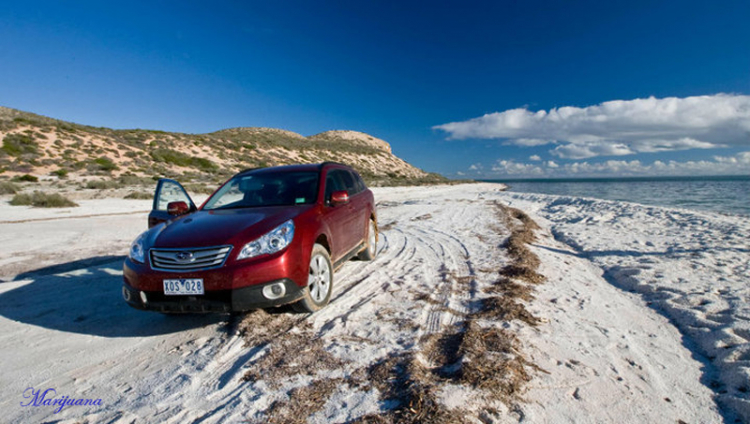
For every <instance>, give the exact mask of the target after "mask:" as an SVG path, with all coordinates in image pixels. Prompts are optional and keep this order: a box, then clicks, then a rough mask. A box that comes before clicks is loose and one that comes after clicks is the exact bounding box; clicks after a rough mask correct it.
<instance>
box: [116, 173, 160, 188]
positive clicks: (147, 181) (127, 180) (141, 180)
mask: <svg viewBox="0 0 750 424" xmlns="http://www.w3.org/2000/svg"><path fill="white" fill-rule="evenodd" d="M117 181H119V182H120V184H121V185H126V186H127V185H145V186H152V185H153V181H151V178H148V177H139V176H137V175H132V174H131V175H126V174H123V175H120V178H118V179H117Z"/></svg>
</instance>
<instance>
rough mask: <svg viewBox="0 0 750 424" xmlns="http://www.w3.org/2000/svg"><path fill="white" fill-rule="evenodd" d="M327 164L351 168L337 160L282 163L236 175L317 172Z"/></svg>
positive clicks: (247, 170)
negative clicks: (298, 163)
mask: <svg viewBox="0 0 750 424" xmlns="http://www.w3.org/2000/svg"><path fill="white" fill-rule="evenodd" d="M328 165H335V166H340V167H344V168H347V169H351V167H350V166H348V165H344V164H343V163H337V162H323V163H309V164H300V165H282V166H271V167H268V168H251V169H246V170H244V171H242V172H240V173H238V174H237V175H245V174H250V173H253V174H256V173H263V174H265V173H267V172H268V173H274V172H304V171H308V172H309V171H316V172H319V171H321V170H322V169H323V167H325V166H328Z"/></svg>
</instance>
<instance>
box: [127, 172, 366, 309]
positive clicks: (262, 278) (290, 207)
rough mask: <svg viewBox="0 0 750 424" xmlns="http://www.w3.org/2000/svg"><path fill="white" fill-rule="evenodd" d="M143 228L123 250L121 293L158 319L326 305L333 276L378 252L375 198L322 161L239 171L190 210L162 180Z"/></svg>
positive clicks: (353, 176)
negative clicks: (351, 261)
mask: <svg viewBox="0 0 750 424" xmlns="http://www.w3.org/2000/svg"><path fill="white" fill-rule="evenodd" d="M149 227H150V228H149V230H148V231H146V232H144V233H143V234H141V235H140V236H138V238H137V239H136V240H135V241H134V242H133V244H132V245H131V247H130V254H129V255H128V257H127V259H126V260H125V264H124V266H123V271H124V281H123V287H122V294H123V297H124V298H125V301H126V302H127V303H128V304H129V305H130V306H132V307H134V308H138V309H145V310H153V311H159V312H166V313H169V312H229V311H246V310H251V309H257V308H266V307H272V306H279V305H284V304H288V303H293V306H294V307H295V309H296V310H298V311H304V312H314V311H317V310H319V309H320V308H322V307H324V306H325V305H326V304H328V302H329V300H330V298H331V292H332V290H333V271H334V270H335V269H337V268H338V267H339V266H340V265H342V264H343V263H344V262H346V261H348V260H349V259H351V258H353V257H355V256H358V257H359V258H360V259H363V260H371V259H373V258H374V257H375V255H376V253H377V239H378V233H377V216H376V212H375V199H374V197H373V194H372V192H371V191H370V190H369V189H368V188H367V187H366V186H365V184H364V182H363V181H362V178H361V177H360V176H359V174H357V172H356V171H354V170H353V169H352V168H350V167H348V166H346V165H342V164H338V163H331V162H326V163H322V164H315V165H291V166H279V167H273V168H261V169H251V170H247V171H243V172H240V173H239V174H237V175H235V176H234V177H232V178H230V179H229V180H228V181H227V182H225V183H224V184H223V185H222V186H221V187H220V188H219V189H218V190H216V191H215V192H214V193H213V194H212V195H211V196H210V197H209V198H208V199H207V200H206V201H205V202H204V203H203V205H202V206H201V207H200V208H196V206H195V204H194V203H193V201H192V200H191V199H190V196H188V194H187V192H186V191H185V189H184V188H183V187H182V186H181V185H180V184H179V183H178V182H177V181H174V180H169V179H162V180H159V183H158V185H157V187H156V193H155V196H154V206H153V210H152V211H151V213H150V214H149Z"/></svg>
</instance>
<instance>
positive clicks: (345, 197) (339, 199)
mask: <svg viewBox="0 0 750 424" xmlns="http://www.w3.org/2000/svg"><path fill="white" fill-rule="evenodd" d="M347 203H349V193H347V192H346V190H341V191H334V192H333V193H332V194H331V206H339V205H345V204H347Z"/></svg>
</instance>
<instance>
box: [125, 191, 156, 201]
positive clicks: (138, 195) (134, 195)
mask: <svg viewBox="0 0 750 424" xmlns="http://www.w3.org/2000/svg"><path fill="white" fill-rule="evenodd" d="M153 198H154V195H153V194H151V193H146V192H145V191H131V192H130V193H128V194H126V195H125V199H138V200H141V199H142V200H146V199H148V200H151V199H153Z"/></svg>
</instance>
